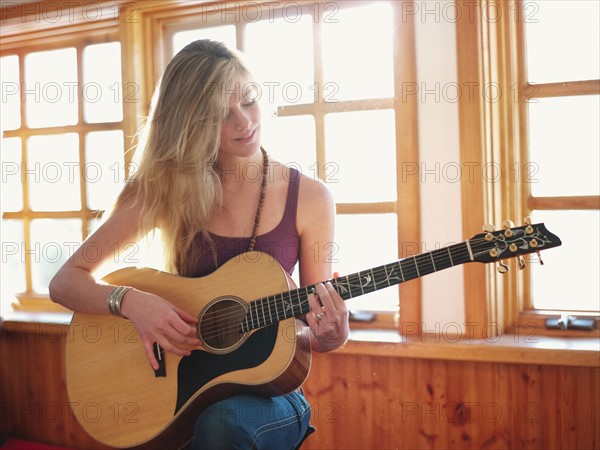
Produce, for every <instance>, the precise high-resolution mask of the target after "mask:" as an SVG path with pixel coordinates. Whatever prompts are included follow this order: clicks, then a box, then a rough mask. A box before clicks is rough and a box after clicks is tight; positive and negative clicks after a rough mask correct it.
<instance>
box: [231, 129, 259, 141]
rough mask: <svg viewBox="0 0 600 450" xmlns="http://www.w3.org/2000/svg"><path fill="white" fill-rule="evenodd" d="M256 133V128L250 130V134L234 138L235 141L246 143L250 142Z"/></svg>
mask: <svg viewBox="0 0 600 450" xmlns="http://www.w3.org/2000/svg"><path fill="white" fill-rule="evenodd" d="M255 134H256V128H255V129H254V130H252V132H251V133H250V134H248V135H247V136H244V137H241V138H237V139H234V140H235V141H237V142H240V143H242V144H247V143H249V142H252V139H254V135H255Z"/></svg>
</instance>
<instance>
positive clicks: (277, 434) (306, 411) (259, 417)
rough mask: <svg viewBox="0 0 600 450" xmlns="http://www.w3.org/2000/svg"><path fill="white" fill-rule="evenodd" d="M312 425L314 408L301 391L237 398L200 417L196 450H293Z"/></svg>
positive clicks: (205, 412) (211, 408) (193, 446)
mask: <svg viewBox="0 0 600 450" xmlns="http://www.w3.org/2000/svg"><path fill="white" fill-rule="evenodd" d="M309 422H310V405H309V404H308V402H307V401H306V399H305V398H304V396H303V395H302V394H300V393H299V392H297V391H295V392H292V393H291V394H287V395H282V396H280V397H265V396H262V395H258V394H242V395H237V396H235V397H231V398H229V399H227V400H222V401H220V402H217V403H214V404H213V405H211V406H210V407H208V408H207V409H206V410H205V411H204V412H203V413H202V414H201V415H200V417H198V420H197V421H196V426H195V427H194V440H193V444H192V449H193V450H208V449H210V450H213V449H215V450H216V449H227V450H229V449H244V450H250V449H261V450H262V449H274V450H284V449H293V448H295V447H296V446H297V445H298V444H299V443H300V442H301V441H302V439H303V437H304V434H305V433H306V430H307V428H308V426H309Z"/></svg>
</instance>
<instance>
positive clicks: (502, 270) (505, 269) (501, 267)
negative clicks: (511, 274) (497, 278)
mask: <svg viewBox="0 0 600 450" xmlns="http://www.w3.org/2000/svg"><path fill="white" fill-rule="evenodd" d="M496 270H497V271H498V273H501V274H502V275H504V274H505V273H506V272H508V266H507V265H506V264H504V263H503V262H502V261H498V267H496Z"/></svg>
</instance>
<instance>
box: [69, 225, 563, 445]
mask: <svg viewBox="0 0 600 450" xmlns="http://www.w3.org/2000/svg"><path fill="white" fill-rule="evenodd" d="M559 245H561V241H560V239H559V238H558V237H557V236H555V235H553V234H552V233H550V232H548V230H546V228H545V226H544V224H541V223H539V224H527V225H525V226H522V227H513V228H507V229H505V230H499V231H487V232H484V233H481V234H478V235H476V236H474V237H472V238H471V239H469V240H467V241H465V242H462V243H459V244H454V245H449V246H447V247H443V248H440V249H436V250H433V251H430V252H426V253H422V254H419V255H416V256H412V257H408V258H404V259H401V260H400V261H396V262H393V263H390V264H386V265H382V266H378V267H374V268H371V269H367V270H364V271H361V272H358V273H355V274H352V275H348V276H343V277H339V278H335V279H332V280H329V281H331V283H332V284H333V286H334V287H335V289H336V291H337V292H338V293H339V294H340V295H341V297H342V298H343V299H344V300H347V299H350V298H355V297H357V296H360V295H363V294H366V293H369V292H373V291H376V290H379V289H383V288H386V287H389V286H393V285H396V284H399V283H402V282H405V281H409V280H412V279H415V278H418V277H422V276H424V275H427V274H430V273H433V272H437V271H440V270H443V269H447V268H450V267H453V266H458V265H460V264H464V263H468V262H473V261H477V262H482V263H489V262H495V261H500V260H503V259H508V258H513V257H519V259H520V260H521V257H522V255H525V254H529V253H534V252H538V251H540V250H545V249H548V248H552V247H556V246H559ZM500 267H506V266H505V265H503V264H502V265H501V266H500ZM104 281H106V282H107V283H110V284H116V285H127V286H133V287H135V288H137V289H140V290H142V291H147V292H152V293H154V294H157V295H160V296H161V297H163V298H165V299H167V300H169V301H171V302H172V303H173V304H175V305H177V306H178V307H179V308H182V309H183V310H185V311H187V312H188V313H189V314H191V315H192V316H195V317H198V323H197V335H198V338H199V339H200V340H201V342H202V345H201V346H200V347H199V348H193V349H190V350H191V355H190V356H185V357H181V356H177V355H174V354H172V353H165V352H164V351H163V349H162V348H160V347H159V346H158V345H155V354H156V356H157V359H158V360H159V361H160V368H159V370H156V371H155V370H153V369H152V368H151V366H150V364H149V363H148V361H147V358H146V355H145V353H144V350H143V347H142V344H141V341H140V340H139V338H138V335H137V332H136V330H135V327H134V325H133V323H132V322H130V321H128V320H127V319H121V318H117V317H114V316H109V315H106V316H103V315H89V314H80V313H75V314H74V315H73V318H72V321H71V324H70V329H69V335H68V339H67V345H66V375H67V380H66V381H67V390H68V394H69V399H70V404H71V406H72V409H73V411H74V415H75V417H77V419H78V421H79V422H80V423H81V425H82V426H83V428H84V429H85V430H86V431H87V432H88V433H89V434H90V435H91V436H92V437H93V438H94V439H96V440H97V441H100V442H102V443H104V444H107V445H109V446H111V447H118V448H133V447H136V448H144V449H170V448H180V447H181V446H183V445H185V444H186V443H187V442H189V441H190V440H191V438H192V433H193V428H194V422H195V420H196V419H197V417H198V416H199V415H200V413H201V412H202V411H203V410H204V409H205V408H206V407H207V406H208V405H210V404H212V403H214V402H216V401H218V400H221V399H224V398H226V397H228V396H232V395H235V394H237V393H241V392H256V393H262V394H265V395H271V396H272V395H282V394H285V393H288V392H291V391H293V390H294V389H296V388H297V387H298V386H300V385H301V384H302V383H303V382H304V380H305V379H306V377H307V376H308V372H309V370H310V364H311V353H310V343H309V335H308V332H309V331H308V328H307V327H306V326H305V325H304V324H303V323H301V322H300V321H299V320H298V319H296V318H297V317H299V316H301V315H303V314H305V313H307V312H308V311H310V308H309V305H308V296H309V294H310V293H312V292H313V289H314V285H312V286H304V287H302V288H299V289H296V288H295V286H293V282H292V281H291V279H290V277H289V276H288V275H287V273H286V272H285V271H284V270H283V269H282V268H281V267H280V266H279V264H278V263H277V262H276V261H275V260H274V259H273V258H272V257H271V256H270V255H267V254H265V253H261V252H256V251H255V252H249V253H244V254H241V255H239V256H238V257H236V258H234V259H232V260H230V261H229V262H227V263H226V264H224V265H223V266H222V267H221V268H219V269H218V270H217V271H216V272H214V273H212V274H211V275H208V276H206V277H202V278H184V277H178V276H174V275H170V274H167V273H164V272H160V271H156V270H153V269H137V268H125V269H122V270H118V271H116V272H113V273H111V274H110V275H108V276H106V277H105V278H104ZM236 413H239V414H243V413H244V412H243V411H238V412H236Z"/></svg>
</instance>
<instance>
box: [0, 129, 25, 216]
mask: <svg viewBox="0 0 600 450" xmlns="http://www.w3.org/2000/svg"><path fill="white" fill-rule="evenodd" d="M0 159H1V160H2V205H1V207H2V211H3V212H5V211H21V210H22V209H23V181H22V178H21V177H22V171H21V139H20V138H6V139H2V152H1V153H0Z"/></svg>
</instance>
